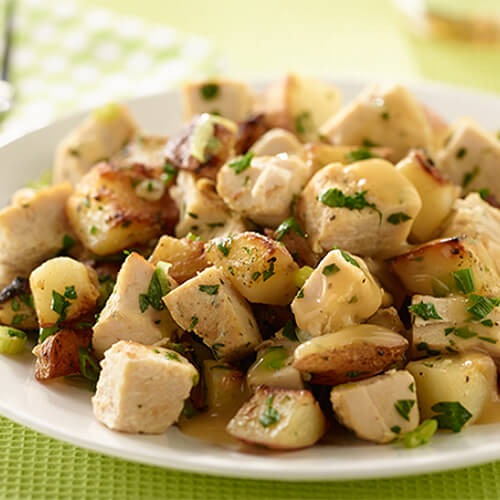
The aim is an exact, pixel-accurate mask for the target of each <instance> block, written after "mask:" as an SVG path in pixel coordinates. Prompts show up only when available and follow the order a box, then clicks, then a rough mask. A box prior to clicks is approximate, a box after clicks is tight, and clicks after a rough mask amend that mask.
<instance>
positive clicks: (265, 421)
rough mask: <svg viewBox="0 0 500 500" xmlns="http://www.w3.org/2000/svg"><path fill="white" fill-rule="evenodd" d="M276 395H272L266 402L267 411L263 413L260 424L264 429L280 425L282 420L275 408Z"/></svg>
mask: <svg viewBox="0 0 500 500" xmlns="http://www.w3.org/2000/svg"><path fill="white" fill-rule="evenodd" d="M273 400H274V394H271V395H270V396H269V397H268V398H267V401H266V409H265V410H264V413H262V415H261V417H260V419H259V422H260V425H262V427H269V426H271V425H274V424H276V423H278V422H279V421H280V419H281V415H280V414H279V413H278V411H277V410H276V409H274V408H273Z"/></svg>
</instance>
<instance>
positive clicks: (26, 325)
mask: <svg viewBox="0 0 500 500" xmlns="http://www.w3.org/2000/svg"><path fill="white" fill-rule="evenodd" d="M25 297H26V300H22V299H20V298H19V297H14V298H13V299H9V300H7V301H5V302H2V303H1V304H0V325H8V326H14V327H16V328H18V329H19V330H36V329H37V328H38V320H37V318H36V311H35V309H34V308H33V307H32V306H31V305H28V302H29V296H28V295H26V296H25Z"/></svg>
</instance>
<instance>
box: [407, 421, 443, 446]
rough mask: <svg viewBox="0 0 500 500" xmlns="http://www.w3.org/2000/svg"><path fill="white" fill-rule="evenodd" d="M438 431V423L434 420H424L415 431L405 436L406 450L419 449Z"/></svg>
mask: <svg viewBox="0 0 500 500" xmlns="http://www.w3.org/2000/svg"><path fill="white" fill-rule="evenodd" d="M437 429H438V422H437V420H435V419H434V418H430V419H427V420H424V421H423V422H422V423H421V424H420V425H419V426H418V427H417V428H416V429H415V430H413V431H410V432H407V433H406V434H405V435H404V436H403V444H404V446H405V447H406V448H417V447H418V446H422V445H424V444H426V443H428V442H429V440H430V439H431V437H432V436H433V435H434V434H435V433H436V431H437Z"/></svg>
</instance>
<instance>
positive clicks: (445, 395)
mask: <svg viewBox="0 0 500 500" xmlns="http://www.w3.org/2000/svg"><path fill="white" fill-rule="evenodd" d="M406 369H407V370H408V371H409V372H410V373H411V374H412V375H413V376H414V377H415V382H416V384H417V394H418V402H419V406H420V412H421V415H422V419H425V418H437V420H438V422H439V427H440V428H444V429H450V430H452V431H454V432H458V431H460V430H462V429H463V428H464V427H467V426H469V425H471V424H473V423H474V422H475V421H476V420H477V419H478V418H479V417H480V416H481V412H482V411H483V409H484V408H485V406H486V404H487V403H488V402H489V401H491V399H492V398H494V397H495V395H496V394H497V387H496V378H497V371H496V367H495V363H493V361H492V359H491V358H490V357H489V356H488V355H486V354H482V353H477V352H476V353H465V354H460V355H457V356H454V355H448V356H438V357H433V358H427V359H423V360H421V361H412V362H411V363H408V365H407V367H406Z"/></svg>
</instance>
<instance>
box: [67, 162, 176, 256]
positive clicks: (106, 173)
mask: <svg viewBox="0 0 500 500" xmlns="http://www.w3.org/2000/svg"><path fill="white" fill-rule="evenodd" d="M66 213H67V215H68V219H69V222H70V224H71V227H72V228H73V229H74V231H75V233H76V235H77V236H78V238H79V239H80V241H81V242H82V243H83V244H84V245H85V247H86V248H88V249H89V250H90V251H92V252H93V253H95V254H97V255H108V254H112V253H116V252H119V251H121V250H123V249H125V248H127V247H130V246H132V245H135V244H142V243H146V242H148V241H149V240H150V239H151V238H154V237H156V236H159V235H160V234H164V233H170V232H172V230H173V227H174V225H175V223H176V222H177V220H178V211H177V208H176V206H175V203H174V202H173V200H172V199H171V198H170V195H169V194H168V185H166V184H165V182H164V181H163V180H162V179H161V177H156V178H155V177H151V176H150V174H149V173H147V172H146V171H145V170H144V168H142V167H141V166H140V165H139V166H136V167H133V168H130V169H118V168H114V167H112V166H111V165H109V164H108V163H101V164H99V165H97V166H96V167H94V168H93V169H92V170H91V171H90V172H89V173H88V174H86V175H85V176H84V177H83V178H82V179H81V181H80V182H79V183H78V184H77V186H76V188H75V191H74V193H73V194H72V195H71V196H70V197H69V199H68V202H67V206H66Z"/></svg>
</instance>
